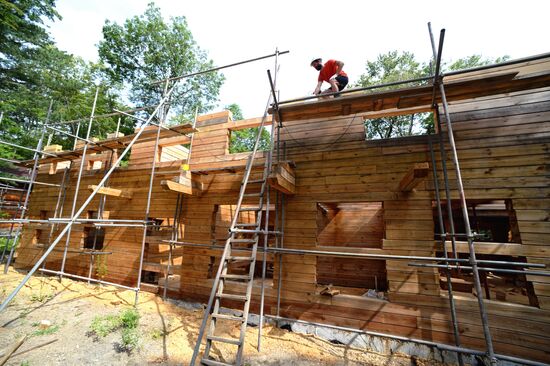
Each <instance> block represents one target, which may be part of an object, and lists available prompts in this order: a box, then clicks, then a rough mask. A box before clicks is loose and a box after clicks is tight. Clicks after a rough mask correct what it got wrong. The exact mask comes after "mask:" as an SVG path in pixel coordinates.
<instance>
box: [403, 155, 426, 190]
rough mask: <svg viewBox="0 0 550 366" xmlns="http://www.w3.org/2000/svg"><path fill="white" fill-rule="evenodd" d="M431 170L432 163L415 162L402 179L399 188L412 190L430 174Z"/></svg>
mask: <svg viewBox="0 0 550 366" xmlns="http://www.w3.org/2000/svg"><path fill="white" fill-rule="evenodd" d="M429 170H430V165H429V164H428V163H427V162H425V163H415V164H414V166H413V167H412V168H411V169H410V170H409V171H408V172H407V174H405V177H403V179H401V182H399V190H400V191H403V192H410V191H411V190H412V189H413V188H414V187H416V186H417V185H418V184H419V183H420V182H421V181H422V180H423V179H424V178H426V177H427V176H428V172H429Z"/></svg>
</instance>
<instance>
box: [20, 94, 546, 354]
mask: <svg viewBox="0 0 550 366" xmlns="http://www.w3.org/2000/svg"><path fill="white" fill-rule="evenodd" d="M549 100H550V88H542V89H535V90H529V91H524V92H515V93H511V94H503V95H497V96H492V97H483V98H478V99H471V100H467V101H464V102H460V103H455V104H454V105H452V114H451V116H452V121H453V126H454V130H455V137H456V142H457V148H458V156H459V159H460V164H461V171H462V175H463V180H464V186H465V190H466V197H467V198H468V199H500V200H502V199H509V200H511V201H512V203H513V207H514V209H515V211H516V215H517V220H518V226H519V230H520V233H521V239H522V243H521V244H518V243H500V244H494V243H479V244H476V248H477V251H478V253H486V254H493V255H498V254H502V255H505V254H506V255H513V256H517V257H525V258H527V260H528V261H530V262H537V263H545V264H547V265H550V249H549V244H548V243H549V242H550V240H549V239H550V229H549V226H548V221H549V217H550V190H549V188H548V187H549V183H550V178H549V174H548V173H549V165H548V163H549V161H550V159H549V158H550V156H549V150H548V144H549V142H550V102H548V101H549ZM363 117H364V116H363V115H359V114H358V115H351V116H341V117H333V118H324V119H300V120H299V121H298V120H297V121H284V128H283V130H282V132H281V140H282V141H283V142H284V143H285V146H286V152H285V158H286V159H289V160H292V161H294V162H295V164H296V168H295V174H296V194H295V195H293V196H289V197H288V198H287V200H286V222H285V224H284V231H285V241H284V246H285V247H286V248H295V249H323V250H330V249H334V250H341V251H344V250H345V251H351V252H357V253H378V254H396V255H420V256H434V255H435V252H436V250H438V249H441V248H440V247H439V244H438V243H436V242H435V241H434V221H433V208H432V201H433V200H434V192H433V186H434V185H433V177H432V176H431V174H430V176H429V177H428V178H427V179H425V180H424V181H423V182H421V183H420V185H418V186H417V187H416V189H414V190H413V191H411V192H401V191H400V190H399V182H400V180H401V179H402V178H403V177H404V176H405V174H406V173H407V172H408V170H409V169H410V168H411V167H412V166H413V165H414V164H415V163H423V162H430V166H431V160H430V155H429V152H428V144H427V137H425V136H418V137H410V138H402V139H392V140H387V141H364V128H363ZM258 122H259V121H258V119H255V120H245V121H237V122H235V121H232V120H231V119H230V116H229V114H228V113H227V112H225V113H223V112H222V113H218V114H215V115H210V116H203V117H201V119H200V121H199V123H198V125H197V126H198V128H199V133H197V134H196V135H195V142H194V146H193V156H192V159H191V170H192V171H194V172H196V173H194V174H193V177H194V178H193V179H196V180H199V181H200V182H202V183H203V187H204V192H203V194H202V196H200V197H196V196H185V198H184V212H183V218H182V222H181V223H180V224H181V227H180V230H181V239H182V240H183V241H186V242H196V243H210V242H211V240H212V239H213V238H212V233H213V232H214V233H215V236H216V238H217V237H218V233H217V232H216V229H215V228H216V226H217V225H218V224H219V223H220V222H219V220H220V217H219V216H218V215H217V214H214V212H215V207H218V208H219V207H222V206H224V205H234V204H235V202H236V199H237V195H238V190H239V187H240V183H241V180H242V170H239V167H242V166H244V164H245V162H246V158H247V157H248V155H249V154H248V153H240V154H228V153H227V147H228V137H229V134H230V130H231V129H236V128H244V127H243V126H245V127H252V126H256V125H257V124H258ZM446 147H447V149H448V145H447V144H446ZM140 148H143V149H142V150H141V151H140V152H139V153H138V151H137V146H136V154H134V152H133V153H132V159H133V160H131V162H130V166H129V167H128V168H126V169H119V170H117V171H116V173H114V175H113V177H112V178H111V179H110V181H109V186H110V187H113V188H121V189H122V188H124V189H129V190H131V191H132V193H133V198H132V199H131V200H125V199H120V198H117V199H115V198H112V197H109V198H108V199H107V207H106V210H107V211H109V215H110V217H111V218H136V219H142V218H143V216H144V209H145V207H144V205H145V201H146V194H147V187H148V178H149V174H148V171H147V167H148V166H149V167H150V162H151V159H152V156H154V154H153V152H152V148H151V147H150V146H149V147H147V146H145V148H144V146H141V147H140ZM447 155H448V154H447ZM261 160H262V159H260V162H261ZM436 160H437V169H438V174H439V178H440V179H441V178H442V175H441V158H440V156H439V154H436ZM75 163H76V162H75ZM180 164H181V161H173V162H167V163H161V164H160V168H159V173H158V174H157V175H156V178H155V182H154V185H153V186H154V193H153V197H154V200H153V201H152V202H153V205H152V210H151V217H160V218H169V217H171V216H172V215H173V212H174V209H175V207H174V205H175V193H173V192H169V191H164V190H162V188H161V186H160V180H161V179H171V178H174V177H177V176H178V175H179V173H180V171H179V166H180ZM447 165H448V166H449V169H450V176H451V182H453V181H454V177H455V172H454V171H453V169H452V163H451V161H450V160H449V159H447ZM228 166H230V167H231V169H226V170H219V171H217V172H213V171H211V170H210V171H208V169H213V168H220V169H221V168H224V167H228ZM201 170H202V171H203V172H202V173H201V174H200V175H199V173H198V172H199V171H201ZM72 172H73V178H72V182H73V185H71V189H72V190H73V191H74V179H75V178H74V174H75V170H74V168H73V170H72ZM260 174H261V171H260V170H258V171H254V173H253V174H252V178H251V179H256V178H258V177H259V175H260ZM100 178H101V177H100V175H99V174H95V173H90V175H86V176H85V177H84V179H83V183H82V187H87V185H89V184H97V182H98V181H99V179H100ZM39 179H42V180H44V181H49V180H50V181H56V182H57V181H59V180H60V173H58V174H55V175H46V174H42V175H41V176H40V178H39ZM440 183H442V182H440ZM454 184H455V183H452V187H453V188H454V187H455V186H454ZM71 189H69V191H68V195H67V197H68V200H67V203H66V208H65V210H70V202H71V199H70V198H71V197H72V195H73V193H74V192H73V191H71ZM56 192H57V191H56V190H55V189H52V188H38V187H37V189H36V190H35V192H33V195H32V197H31V203H30V207H31V215H33V216H36V215H39V213H40V210H51V207H52V202H53V200H54V199H55V197H56V194H57V193H56ZM87 193H89V192H87ZM87 193H84V189H81V194H80V195H79V197H80V198H79V200H78V205H77V207H78V206H79V205H80V204H81V203H82V202H83V201H84V199H85V197H87ZM452 195H453V198H455V199H456V198H458V196H457V193H456V190H454V189H453V192H452ZM97 202H98V201H97V199H95V200H94V202H93V203H92V205H91V208H89V209H90V210H93V209H94V207H97ZM320 202H322V203H353V202H373V203H374V202H376V203H380V202H381V203H382V205H383V228H384V230H383V239H382V243H381V246H380V245H372V246H371V245H369V246H365V247H355V246H353V247H348V246H342V245H339V244H341V243H338V241H335V243H334V245H332V246H322V247H321V246H320V245H319V244H320V243H319V236H318V222H317V220H318V217H317V211H318V203H320ZM253 203H254V200H252V199H250V200H249V199H247V200H246V201H245V204H253ZM66 212H67V211H66ZM222 221H223V220H222ZM213 228H214V231H213ZM33 230H34V229H33V228H32V227H30V226H29V227H28V228H27V229H26V230H25V233H24V240H23V243H22V247H21V248H20V250H19V257H18V259H17V266H18V267H20V268H28V267H29V266H30V265H31V264H32V263H33V261H34V260H36V258H37V255H38V254H39V253H40V252H41V249H39V248H36V246H35V245H33V244H32V241H31V240H30V238H31V236H32V234H33ZM80 237H81V229H79V228H78V227H77V226H75V229H74V230H73V234H72V236H71V247H74V248H77V247H78V246H79V240H80ZM327 244H328V243H327ZM140 245H141V229H134V228H112V229H107V235H106V246H105V250H109V251H112V252H113V254H112V255H109V256H108V263H109V272H108V274H107V276H106V279H107V280H112V281H117V282H121V283H126V284H130V283H133V281H135V279H136V276H137V273H136V272H137V263H138V260H139V251H140ZM458 250H459V252H464V253H466V252H467V247H466V245H465V244H464V243H459V244H458ZM220 255H221V252H220V251H218V250H212V249H205V248H190V247H186V248H180V249H178V250H177V253H176V257H178V258H179V260H180V261H181V267H179V275H180V276H181V283H180V290H179V294H177V295H178V296H180V297H182V298H186V299H194V300H206V299H207V297H208V294H209V293H210V290H211V286H212V281H213V280H212V278H211V277H212V276H211V273H212V268H213V265H212V263H213V262H212V257H214V258H216V257H219V256H220ZM59 259H60V254H59V253H54V254H53V255H52V256H51V258H49V259H48V267H50V268H56V267H58V266H59ZM272 259H273V257H272V256H270V260H272ZM88 260H89V257H85V258H83V257H82V256H79V255H76V254H75V255H72V256H71V257H70V260H69V261H68V270H69V271H73V272H74V273H79V274H83V273H85V272H86V271H87V268H88V267H87V266H88V262H87V261H88ZM318 263H319V262H318V258H317V257H316V256H313V255H285V256H284V257H283V259H282V266H283V267H282V278H281V280H282V287H281V294H282V303H281V304H282V309H281V310H282V311H281V315H283V316H288V317H292V318H299V319H304V320H312V321H316V322H327V323H331V324H338V325H343V326H350V327H355V328H361V329H368V330H372V331H379V332H386V333H391V334H398V335H404V336H408V337H413V338H421V339H426V340H433V341H437V342H445V343H452V342H453V336H452V328H451V319H450V314H449V309H448V308H449V305H448V299H447V294H446V291H445V290H442V289H441V286H440V283H439V273H438V271H437V270H435V269H429V268H418V267H411V266H409V265H408V261H402V260H387V261H385V269H386V275H387V286H388V291H387V292H386V297H387V299H378V298H369V297H364V296H351V295H345V294H340V295H337V296H333V297H330V296H324V295H320V294H319V293H318V291H317V284H318V276H317V273H318ZM343 263H344V262H343ZM348 263H349V262H348ZM111 264H115V265H111ZM274 265H275V268H274V281H273V284H271V285H270V286H268V287H267V289H266V295H267V302H266V304H267V311H268V312H272V313H273V312H274V311H275V309H274V304H275V303H276V294H277V283H278V281H277V280H278V267H277V266H278V261H277V260H276V261H274ZM358 269H359V270H360V271H362V269H361V268H358ZM528 279H529V280H530V281H532V283H533V287H534V289H535V293H536V296H537V298H538V301H539V307H538V308H537V307H533V306H524V305H517V304H510V303H505V302H499V301H494V300H491V301H487V302H486V304H487V309H488V312H489V321H490V325H491V331H492V333H493V337H494V341H495V347H496V351H497V352H499V353H504V354H511V355H517V356H521V357H526V358H530V359H536V360H541V361H550V338H549V336H548V334H550V283H549V281H548V277H542V276H528ZM226 289H227V290H228V291H243V286H242V285H239V284H234V285H228V286H226ZM258 293H259V287H258V285H255V287H254V295H255V297H254V299H255V302H254V304H253V308H254V307H255V308H256V309H257V305H258V304H257V302H256V300H257V299H258ZM456 303H457V309H458V318H459V322H460V334H461V341H462V344H463V345H464V346H467V347H474V348H479V349H484V340H483V335H482V329H481V325H480V318H479V313H478V305H477V300H476V299H475V298H473V297H472V296H463V295H460V294H457V295H456Z"/></svg>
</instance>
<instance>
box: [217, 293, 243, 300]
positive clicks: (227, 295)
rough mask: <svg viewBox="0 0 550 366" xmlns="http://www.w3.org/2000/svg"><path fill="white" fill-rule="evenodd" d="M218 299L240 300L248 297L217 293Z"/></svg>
mask: <svg viewBox="0 0 550 366" xmlns="http://www.w3.org/2000/svg"><path fill="white" fill-rule="evenodd" d="M216 296H218V297H219V298H220V299H228V300H241V301H246V300H248V297H246V295H235V294H217V295H216Z"/></svg>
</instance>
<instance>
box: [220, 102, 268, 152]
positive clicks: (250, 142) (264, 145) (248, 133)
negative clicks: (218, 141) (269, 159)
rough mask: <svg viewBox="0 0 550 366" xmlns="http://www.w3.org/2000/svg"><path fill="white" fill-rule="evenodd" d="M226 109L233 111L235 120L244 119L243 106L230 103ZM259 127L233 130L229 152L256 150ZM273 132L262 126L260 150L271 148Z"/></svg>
mask: <svg viewBox="0 0 550 366" xmlns="http://www.w3.org/2000/svg"><path fill="white" fill-rule="evenodd" d="M225 109H226V110H228V111H230V112H231V115H232V118H233V120H234V121H238V120H242V119H244V117H243V112H242V110H241V107H240V106H239V105H238V104H236V103H233V104H230V105H228V106H226V107H225ZM258 129H259V127H252V128H244V129H242V130H235V131H231V137H230V139H229V153H231V154H235V153H240V152H247V151H252V150H254V143H255V142H256V136H257V135H258ZM270 142H271V134H270V133H269V131H268V130H267V129H266V128H265V127H264V128H262V134H261V135H260V142H259V145H258V150H259V151H265V150H269V149H270V146H269V144H270Z"/></svg>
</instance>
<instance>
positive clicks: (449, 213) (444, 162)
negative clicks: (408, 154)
mask: <svg viewBox="0 0 550 366" xmlns="http://www.w3.org/2000/svg"><path fill="white" fill-rule="evenodd" d="M428 31H429V33H430V43H431V45H432V53H433V56H434V62H435V67H436V69H435V73H434V80H433V84H434V88H433V93H432V104H433V105H432V107H433V109H434V122H437V134H438V136H439V152H440V154H441V167H442V169H443V179H444V181H445V197H446V200H447V218H448V220H449V230H450V233H451V248H452V250H453V257H454V258H455V259H456V258H458V254H457V251H456V236H455V224H454V217H453V207H452V201H451V191H450V188H449V175H448V173H447V155H446V154H445V145H444V143H443V132H442V131H441V119H440V116H439V107H438V106H437V103H436V102H435V92H436V87H435V86H436V84H437V81H438V79H437V78H439V70H440V68H441V55H439V54H438V53H437V50H436V48H435V40H434V36H433V33H432V24H431V23H429V22H428ZM441 234H443V233H441ZM445 237H446V236H445Z"/></svg>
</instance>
